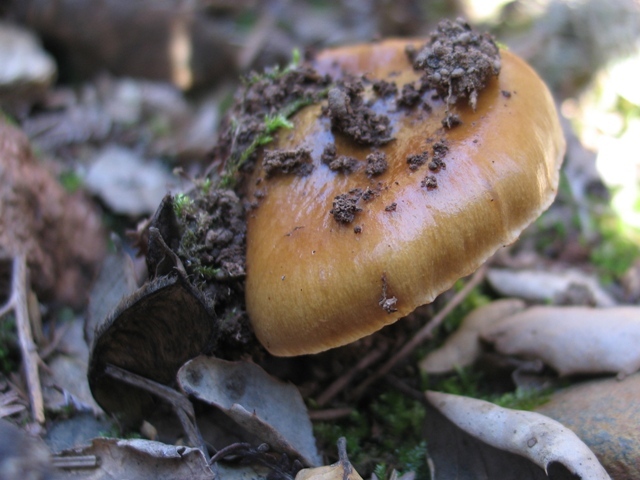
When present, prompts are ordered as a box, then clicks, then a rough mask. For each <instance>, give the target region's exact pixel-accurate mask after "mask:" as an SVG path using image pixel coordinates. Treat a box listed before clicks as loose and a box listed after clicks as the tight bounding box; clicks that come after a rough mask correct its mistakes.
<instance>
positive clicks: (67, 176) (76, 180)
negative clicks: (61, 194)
mask: <svg viewBox="0 0 640 480" xmlns="http://www.w3.org/2000/svg"><path fill="white" fill-rule="evenodd" d="M58 180H59V181H60V184H61V185H62V187H63V188H64V189H65V190H66V191H67V192H69V193H75V192H77V191H78V190H80V188H81V187H82V178H81V177H80V175H78V174H77V173H76V172H75V171H73V170H67V171H65V172H62V173H61V174H60V176H59V177H58Z"/></svg>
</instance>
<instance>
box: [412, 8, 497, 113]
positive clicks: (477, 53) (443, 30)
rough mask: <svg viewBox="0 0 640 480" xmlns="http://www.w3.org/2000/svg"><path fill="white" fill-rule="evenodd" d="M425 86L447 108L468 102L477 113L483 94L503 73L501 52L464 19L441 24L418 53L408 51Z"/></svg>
mask: <svg viewBox="0 0 640 480" xmlns="http://www.w3.org/2000/svg"><path fill="white" fill-rule="evenodd" d="M407 54H408V56H409V59H410V60H412V61H413V67H414V68H415V69H416V70H422V71H423V72H424V76H423V80H422V81H423V82H424V83H425V84H427V85H428V86H429V87H430V88H433V89H435V90H436V91H437V93H438V95H440V97H441V98H443V99H444V100H445V101H446V103H447V104H448V105H453V104H455V103H456V102H457V101H458V100H460V99H467V101H468V102H469V105H470V106H471V107H472V108H473V109H474V110H475V108H476V103H477V99H478V92H480V91H481V90H482V89H483V88H484V87H485V86H486V84H487V82H488V80H489V78H490V77H491V76H497V75H498V74H499V73H500V66H501V65H500V52H499V49H498V46H497V45H496V44H495V42H494V41H493V38H492V37H491V36H490V35H489V34H486V33H485V34H479V33H477V32H474V31H473V30H472V29H471V27H470V26H469V25H468V24H467V23H466V22H465V21H464V20H462V19H457V20H456V21H455V22H453V21H451V20H448V19H447V20H442V21H440V22H439V23H438V27H437V30H436V32H434V33H432V34H431V35H430V40H429V42H428V43H427V44H426V45H425V46H424V47H422V49H421V50H420V51H418V52H415V51H411V50H410V51H408V52H407Z"/></svg>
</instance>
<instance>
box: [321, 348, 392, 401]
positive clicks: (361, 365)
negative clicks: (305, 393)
mask: <svg viewBox="0 0 640 480" xmlns="http://www.w3.org/2000/svg"><path fill="white" fill-rule="evenodd" d="M386 351H387V348H386V346H385V348H379V349H376V350H373V351H372V352H369V354H368V355H365V356H364V357H362V359H361V360H360V361H359V362H358V363H357V364H356V366H355V367H353V368H351V369H349V370H347V371H346V372H345V373H344V375H342V376H340V377H338V378H337V379H336V380H335V381H334V382H333V383H332V384H331V385H329V386H328V387H327V389H326V390H325V391H324V392H322V394H321V395H320V396H318V398H317V399H316V404H317V405H318V406H319V407H324V406H325V405H326V404H327V403H329V402H330V401H331V400H332V399H333V398H334V397H335V396H336V395H337V394H338V393H340V392H341V391H343V390H344V389H345V388H346V387H347V385H349V383H350V382H351V380H352V379H353V377H355V376H356V375H357V374H358V373H360V372H361V371H362V370H364V369H365V368H367V367H369V365H373V364H374V363H375V362H377V361H378V360H379V359H380V357H382V356H383V355H384V354H385V353H386Z"/></svg>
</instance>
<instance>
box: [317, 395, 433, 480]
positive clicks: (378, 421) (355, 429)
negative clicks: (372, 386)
mask: <svg viewBox="0 0 640 480" xmlns="http://www.w3.org/2000/svg"><path fill="white" fill-rule="evenodd" d="M424 418H425V407H424V405H423V404H422V403H420V402H418V401H416V400H413V399H410V398H407V397H406V396H404V395H402V394H401V393H398V392H396V391H390V392H385V393H383V394H381V395H380V396H379V397H378V398H376V399H375V400H374V401H373V402H371V403H370V404H369V405H367V406H364V407H362V408H361V409H360V410H359V411H358V412H354V413H352V414H351V415H350V416H349V418H348V419H346V420H344V421H340V422H332V423H319V424H316V425H315V426H314V429H315V434H316V437H317V438H318V440H319V442H320V444H321V445H322V446H323V447H324V450H325V451H332V450H331V446H332V445H335V443H336V442H337V440H338V438H340V437H345V438H346V440H347V453H348V455H349V459H350V461H351V463H352V464H353V465H354V467H355V469H356V470H357V471H358V473H359V474H360V475H361V476H362V477H363V478H368V477H369V476H370V475H371V473H372V472H374V471H375V472H376V475H377V476H378V478H380V479H384V478H387V477H388V476H389V474H390V473H391V471H393V470H397V471H398V472H400V473H404V472H409V471H413V472H416V478H428V473H427V472H428V467H427V464H426V450H427V446H426V442H425V440H424V439H423V438H422V426H423V423H424Z"/></svg>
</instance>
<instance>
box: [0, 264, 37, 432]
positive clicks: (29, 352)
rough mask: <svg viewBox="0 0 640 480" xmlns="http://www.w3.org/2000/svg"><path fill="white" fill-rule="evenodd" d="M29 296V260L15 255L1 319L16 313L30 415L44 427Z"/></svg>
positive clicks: (0, 310) (0, 309)
mask: <svg viewBox="0 0 640 480" xmlns="http://www.w3.org/2000/svg"><path fill="white" fill-rule="evenodd" d="M27 292H28V287H27V260H26V258H25V256H24V255H16V256H15V257H14V258H13V262H12V268H11V295H10V296H9V300H7V303H6V304H5V305H3V306H2V308H0V317H2V316H4V315H5V314H6V313H8V312H9V311H11V310H13V313H14V315H15V319H16V330H17V331H18V342H19V344H20V353H21V354H22V368H23V370H24V376H25V379H26V381H27V390H28V394H29V403H30V405H31V414H32V416H33V419H34V420H35V421H36V422H38V423H44V401H43V399H42V387H41V386H40V377H39V375H38V361H39V358H38V352H37V350H36V345H35V343H34V342H33V335H32V333H31V323H30V322H29V309H28V307H27V301H28V297H27Z"/></svg>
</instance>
